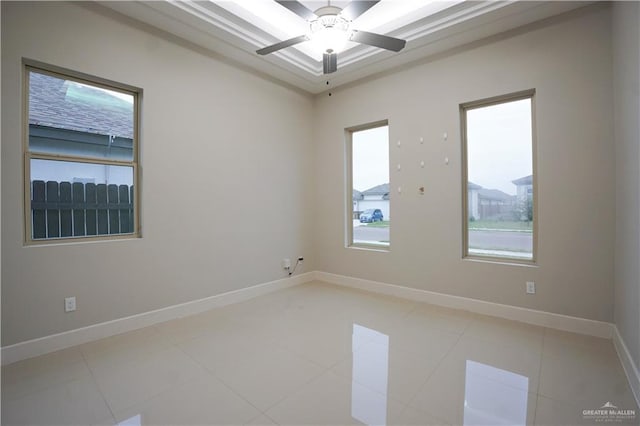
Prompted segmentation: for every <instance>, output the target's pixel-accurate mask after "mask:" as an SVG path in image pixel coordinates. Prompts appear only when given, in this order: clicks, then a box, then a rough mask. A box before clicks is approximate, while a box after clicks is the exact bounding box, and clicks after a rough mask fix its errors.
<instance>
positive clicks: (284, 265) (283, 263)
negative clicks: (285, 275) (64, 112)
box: [282, 258, 291, 269]
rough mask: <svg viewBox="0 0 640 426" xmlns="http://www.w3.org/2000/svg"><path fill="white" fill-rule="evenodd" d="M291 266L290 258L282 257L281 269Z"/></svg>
mask: <svg viewBox="0 0 640 426" xmlns="http://www.w3.org/2000/svg"><path fill="white" fill-rule="evenodd" d="M289 268H291V259H286V258H285V259H282V269H289Z"/></svg>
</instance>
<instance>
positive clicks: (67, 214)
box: [60, 182, 73, 237]
mask: <svg viewBox="0 0 640 426" xmlns="http://www.w3.org/2000/svg"><path fill="white" fill-rule="evenodd" d="M65 207H68V208H65ZM72 227H73V220H72V219H71V184H70V183H69V182H60V236H61V237H70V236H71V235H72Z"/></svg>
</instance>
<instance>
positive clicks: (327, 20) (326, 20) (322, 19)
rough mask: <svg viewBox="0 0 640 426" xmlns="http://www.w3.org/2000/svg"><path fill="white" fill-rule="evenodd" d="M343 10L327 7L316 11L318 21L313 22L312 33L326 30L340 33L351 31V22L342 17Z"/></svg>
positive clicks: (311, 24)
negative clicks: (329, 29) (330, 29)
mask: <svg viewBox="0 0 640 426" xmlns="http://www.w3.org/2000/svg"><path fill="white" fill-rule="evenodd" d="M340 12H342V9H340V8H339V7H335V6H325V7H321V8H320V9H318V10H316V11H315V12H314V13H315V14H316V16H318V19H316V20H313V21H311V22H310V23H309V24H310V26H311V33H316V32H318V31H322V30H324V29H326V28H333V29H335V30H339V31H347V30H348V29H349V21H347V20H346V19H344V18H343V17H342V16H340Z"/></svg>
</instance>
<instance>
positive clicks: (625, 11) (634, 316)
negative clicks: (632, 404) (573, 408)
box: [613, 2, 640, 368]
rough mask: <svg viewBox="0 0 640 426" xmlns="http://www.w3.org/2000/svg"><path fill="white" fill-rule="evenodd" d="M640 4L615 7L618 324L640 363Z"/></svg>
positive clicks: (633, 3)
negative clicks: (639, 23) (639, 25)
mask: <svg viewBox="0 0 640 426" xmlns="http://www.w3.org/2000/svg"><path fill="white" fill-rule="evenodd" d="M638 22H640V5H639V4H638V3H637V2H629V3H621V2H620V3H616V4H615V5H614V7H613V71H614V123H615V127H614V128H615V142H616V246H615V259H616V262H615V300H614V302H615V323H616V325H617V326H618V330H619V331H620V334H621V335H622V337H623V339H624V341H625V343H626V345H627V348H628V349H629V352H630V353H631V356H632V357H633V358H634V361H635V363H636V366H637V367H638V368H640V269H639V268H640V265H639V263H640V229H639V226H640V30H639V29H638Z"/></svg>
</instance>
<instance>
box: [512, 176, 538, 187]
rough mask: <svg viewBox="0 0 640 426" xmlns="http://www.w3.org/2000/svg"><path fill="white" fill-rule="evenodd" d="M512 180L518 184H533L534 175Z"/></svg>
mask: <svg viewBox="0 0 640 426" xmlns="http://www.w3.org/2000/svg"><path fill="white" fill-rule="evenodd" d="M511 182H513V184H514V185H516V186H521V185H533V175H529V176H525V177H521V178H520V179H516V180H512V181H511Z"/></svg>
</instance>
